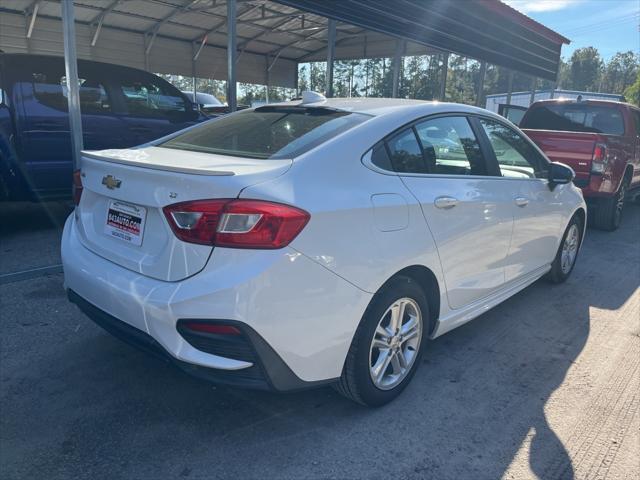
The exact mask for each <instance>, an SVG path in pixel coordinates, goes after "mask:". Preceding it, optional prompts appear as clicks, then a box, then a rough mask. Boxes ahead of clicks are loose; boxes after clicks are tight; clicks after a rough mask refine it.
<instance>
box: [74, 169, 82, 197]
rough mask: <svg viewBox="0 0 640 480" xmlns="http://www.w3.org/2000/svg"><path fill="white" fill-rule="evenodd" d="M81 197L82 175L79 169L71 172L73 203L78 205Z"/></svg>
mask: <svg viewBox="0 0 640 480" xmlns="http://www.w3.org/2000/svg"><path fill="white" fill-rule="evenodd" d="M81 197H82V177H81V172H80V170H75V171H74V172H73V203H74V204H76V205H80V198H81Z"/></svg>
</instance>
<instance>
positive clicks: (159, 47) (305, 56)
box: [0, 0, 568, 87]
mask: <svg viewBox="0 0 640 480" xmlns="http://www.w3.org/2000/svg"><path fill="white" fill-rule="evenodd" d="M236 3H237V7H236V16H237V22H236V27H237V28H236V41H237V51H238V54H237V57H238V59H237V61H236V71H237V75H236V78H237V81H240V82H247V83H262V84H266V83H267V81H268V82H269V83H270V84H271V85H277V86H285V87H295V83H296V75H297V64H298V63H299V62H305V61H316V60H318V61H325V60H326V59H327V44H328V39H327V36H328V35H327V26H328V20H327V19H328V18H330V19H333V20H336V36H335V40H336V46H335V54H334V59H336V60H341V59H352V58H371V57H392V56H394V54H396V53H397V51H398V49H397V46H396V43H397V40H403V41H404V45H403V49H402V53H403V54H404V55H412V54H426V53H433V52H454V53H457V54H460V55H463V56H467V57H470V58H474V59H476V60H480V61H485V62H488V63H492V64H495V65H500V66H503V67H507V68H509V69H512V70H515V71H519V72H522V73H526V74H530V75H533V76H537V77H541V78H545V79H550V80H555V78H556V75H557V69H558V63H559V60H560V49H561V46H562V44H563V43H568V40H567V39H566V38H564V37H562V36H561V35H559V34H557V33H555V32H553V31H552V30H550V29H548V28H546V27H544V26H543V25H541V24H539V23H537V22H535V21H533V20H531V19H530V18H529V17H527V16H525V15H523V14H521V13H519V12H517V11H516V10H513V9H512V8H510V7H508V6H507V5H505V4H503V3H501V2H500V1H498V0H475V1H473V2H472V1H457V0H341V1H335V0H274V1H269V0H237V1H236ZM74 5H75V19H76V43H77V49H78V57H79V58H84V59H92V60H99V61H104V62H111V63H118V64H124V65H128V66H133V67H138V68H144V69H147V70H150V71H153V72H158V73H173V74H181V75H186V76H192V75H193V74H194V73H196V74H197V76H201V77H209V78H216V79H220V80H225V79H226V78H227V76H228V72H227V67H228V59H227V52H226V49H227V2H225V1H224V0H75V2H74ZM60 18H61V15H60V1H59V0H11V2H0V49H2V50H4V51H6V52H23V53H27V52H31V53H39V54H50V55H63V54H64V48H63V43H62V22H61V20H60ZM194 59H195V60H196V62H194V61H193V60H194ZM194 63H195V64H196V65H195V66H196V70H197V71H196V72H194ZM267 70H268V72H267Z"/></svg>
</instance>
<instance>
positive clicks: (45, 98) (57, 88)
mask: <svg viewBox="0 0 640 480" xmlns="http://www.w3.org/2000/svg"><path fill="white" fill-rule="evenodd" d="M32 82H33V93H34V96H35V98H36V100H37V101H38V102H40V103H41V104H43V105H46V106H48V107H51V108H54V109H56V110H60V111H65V112H66V111H67V110H68V103H67V102H68V100H67V99H68V96H69V90H68V88H67V77H65V76H64V74H61V72H55V71H42V72H37V73H34V74H33V75H32ZM78 83H79V85H80V110H81V111H82V113H108V112H111V99H110V98H109V95H108V94H107V91H106V90H105V88H104V86H103V85H102V83H101V82H100V81H99V80H97V79H92V78H79V79H78Z"/></svg>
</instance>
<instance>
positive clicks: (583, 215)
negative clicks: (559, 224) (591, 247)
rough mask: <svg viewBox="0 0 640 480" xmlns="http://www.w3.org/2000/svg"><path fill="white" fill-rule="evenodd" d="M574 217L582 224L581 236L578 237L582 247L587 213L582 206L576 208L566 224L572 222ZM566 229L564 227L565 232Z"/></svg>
mask: <svg viewBox="0 0 640 480" xmlns="http://www.w3.org/2000/svg"><path fill="white" fill-rule="evenodd" d="M574 217H578V218H580V221H581V222H582V235H581V236H580V246H582V242H584V237H585V233H586V231H587V211H586V210H585V209H584V207H582V206H580V207H578V208H577V210H576V211H575V212H573V215H571V217H570V218H569V222H568V223H567V225H569V223H571V220H573V218H574ZM566 228H567V227H565V230H566Z"/></svg>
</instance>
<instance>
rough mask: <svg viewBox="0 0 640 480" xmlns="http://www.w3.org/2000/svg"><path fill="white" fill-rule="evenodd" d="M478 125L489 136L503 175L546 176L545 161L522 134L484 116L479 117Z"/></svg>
mask: <svg viewBox="0 0 640 480" xmlns="http://www.w3.org/2000/svg"><path fill="white" fill-rule="evenodd" d="M480 125H482V128H483V129H484V132H485V133H486V134H487V137H488V138H489V142H490V143H491V147H492V148H493V152H494V153H495V155H496V159H497V160H498V164H499V166H500V173H501V174H502V176H503V177H514V178H536V177H538V178H542V177H545V176H546V172H545V170H546V162H545V161H544V159H542V158H541V156H540V154H539V153H538V152H537V151H536V150H535V148H533V146H532V145H531V144H530V143H529V142H528V141H527V139H525V138H524V136H523V135H521V134H519V133H518V132H516V131H515V130H513V129H512V128H509V127H507V126H506V125H503V124H502V123H499V122H495V121H493V120H488V119H485V118H481V119H480Z"/></svg>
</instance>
